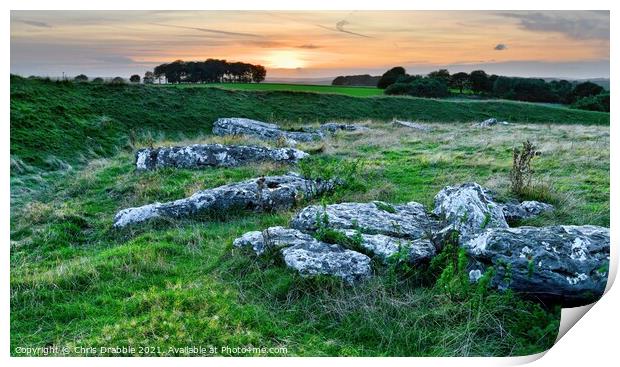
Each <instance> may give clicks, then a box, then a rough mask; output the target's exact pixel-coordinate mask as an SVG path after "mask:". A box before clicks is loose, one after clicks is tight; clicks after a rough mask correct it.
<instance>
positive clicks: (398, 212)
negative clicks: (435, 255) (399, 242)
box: [291, 202, 437, 240]
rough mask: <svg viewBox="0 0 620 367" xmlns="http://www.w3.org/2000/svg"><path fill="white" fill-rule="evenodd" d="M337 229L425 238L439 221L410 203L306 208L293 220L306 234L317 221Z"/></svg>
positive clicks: (375, 203) (419, 205)
mask: <svg viewBox="0 0 620 367" xmlns="http://www.w3.org/2000/svg"><path fill="white" fill-rule="evenodd" d="M325 215H326V216H327V221H328V224H327V225H328V226H329V227H330V228H334V229H359V230H360V231H361V232H362V233H366V234H383V235H386V236H391V237H397V238H405V239H411V240H415V239H421V238H424V237H428V235H429V234H430V232H431V231H432V229H433V228H434V227H435V226H436V224H437V223H436V222H434V221H433V220H431V219H430V218H429V216H428V215H427V213H426V211H425V210H424V206H422V204H419V203H416V202H410V203H407V204H401V205H390V204H387V203H383V202H371V203H341V204H332V205H327V206H326V207H323V206H320V205H311V206H308V207H306V208H304V209H302V210H301V211H300V212H299V213H297V214H296V215H295V217H294V218H293V220H292V221H291V227H293V228H296V229H299V230H301V231H305V232H313V231H316V229H317V228H318V223H317V220H320V221H324V219H325Z"/></svg>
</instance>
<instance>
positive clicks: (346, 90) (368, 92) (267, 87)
mask: <svg viewBox="0 0 620 367" xmlns="http://www.w3.org/2000/svg"><path fill="white" fill-rule="evenodd" d="M162 87H173V88H175V87H176V88H191V87H198V88H200V87H212V88H222V89H232V90H246V91H291V92H312V93H334V94H344V95H347V96H351V97H370V96H380V95H383V90H382V89H379V88H375V87H347V86H332V85H310V84H284V83H213V84H200V85H184V84H181V85H163V86H162Z"/></svg>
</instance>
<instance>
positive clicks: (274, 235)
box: [233, 226, 316, 255]
mask: <svg viewBox="0 0 620 367" xmlns="http://www.w3.org/2000/svg"><path fill="white" fill-rule="evenodd" d="M314 241H316V240H315V239H314V237H312V236H311V235H309V234H307V233H303V232H301V231H298V230H296V229H290V228H284V227H281V226H277V227H269V228H267V229H265V230H264V231H251V232H247V233H245V234H244V235H243V236H241V237H239V238H237V239H235V240H234V241H233V246H235V247H239V248H246V247H250V248H252V250H253V251H254V252H255V253H256V254H257V255H262V254H263V253H264V252H265V251H267V250H271V249H280V248H284V247H289V246H295V245H300V244H304V243H307V242H314Z"/></svg>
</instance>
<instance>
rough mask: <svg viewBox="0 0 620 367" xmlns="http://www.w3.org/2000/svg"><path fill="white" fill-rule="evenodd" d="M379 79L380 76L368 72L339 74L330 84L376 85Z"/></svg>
mask: <svg viewBox="0 0 620 367" xmlns="http://www.w3.org/2000/svg"><path fill="white" fill-rule="evenodd" d="M379 79H381V77H380V76H371V75H369V74H363V75H341V76H338V77H336V78H335V79H334V80H333V81H332V85H350V86H364V87H376V86H377V84H378V83H379Z"/></svg>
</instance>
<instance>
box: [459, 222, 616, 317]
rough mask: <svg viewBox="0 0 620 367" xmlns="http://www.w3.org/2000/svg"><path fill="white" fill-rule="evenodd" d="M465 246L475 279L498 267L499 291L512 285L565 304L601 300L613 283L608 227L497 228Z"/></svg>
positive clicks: (486, 231)
mask: <svg viewBox="0 0 620 367" xmlns="http://www.w3.org/2000/svg"><path fill="white" fill-rule="evenodd" d="M463 247H464V248H465V250H466V251H467V253H468V255H469V256H470V257H471V258H472V259H474V260H475V263H474V265H472V269H471V270H470V279H471V280H472V281H477V279H478V278H479V277H480V275H481V274H482V273H484V271H485V270H486V268H488V267H489V266H493V268H494V270H495V272H496V274H495V276H494V278H493V279H492V284H493V286H495V287H497V288H498V289H512V290H514V291H515V292H517V293H522V294H525V295H527V296H530V297H532V298H538V299H542V300H545V301H550V302H553V303H556V304H557V303H559V304H562V305H563V306H565V307H575V306H581V305H586V304H589V303H591V302H594V301H596V300H598V299H599V298H600V297H601V296H602V294H603V292H604V290H605V285H606V284H607V276H608V272H609V270H608V268H609V229H608V228H603V227H598V226H589V225H587V226H550V227H517V228H491V229H487V230H485V231H483V232H482V233H480V234H479V235H477V236H476V237H474V238H472V239H470V240H468V241H467V242H465V243H464V244H463ZM507 264H509V267H510V268H509V269H508V268H507V266H506V265H507Z"/></svg>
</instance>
